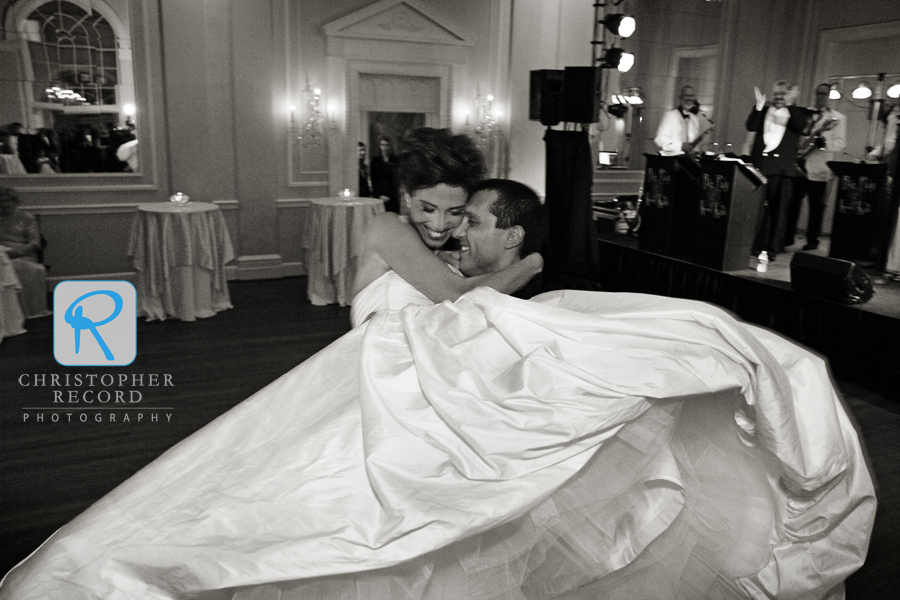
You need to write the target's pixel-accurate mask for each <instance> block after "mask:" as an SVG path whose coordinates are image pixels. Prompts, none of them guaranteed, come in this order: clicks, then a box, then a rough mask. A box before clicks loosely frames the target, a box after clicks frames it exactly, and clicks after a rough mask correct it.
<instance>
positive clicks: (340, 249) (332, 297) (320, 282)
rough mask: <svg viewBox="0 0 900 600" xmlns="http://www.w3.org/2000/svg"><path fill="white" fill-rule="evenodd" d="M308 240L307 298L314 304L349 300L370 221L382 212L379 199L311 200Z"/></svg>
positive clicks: (381, 202) (381, 204) (347, 301)
mask: <svg viewBox="0 0 900 600" xmlns="http://www.w3.org/2000/svg"><path fill="white" fill-rule="evenodd" d="M310 207H311V212H312V214H311V217H310V219H311V235H310V239H309V241H308V243H309V248H308V254H307V256H308V259H307V281H308V283H307V295H308V297H309V300H310V302H312V303H313V304H315V305H319V306H321V305H325V304H339V305H341V306H346V305H347V304H349V301H350V300H351V299H352V295H353V281H354V280H355V279H356V271H357V268H358V266H359V258H360V256H361V255H362V253H363V251H364V250H365V247H364V242H365V232H366V226H367V225H368V223H369V221H370V220H371V219H372V218H373V217H375V216H376V215H378V214H380V213H383V212H384V201H382V200H380V199H378V198H348V199H344V198H314V199H312V200H311V201H310Z"/></svg>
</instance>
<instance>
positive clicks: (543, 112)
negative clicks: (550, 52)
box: [528, 69, 564, 127]
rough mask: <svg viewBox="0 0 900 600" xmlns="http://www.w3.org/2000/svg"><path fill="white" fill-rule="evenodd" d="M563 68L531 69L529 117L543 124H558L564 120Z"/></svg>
mask: <svg viewBox="0 0 900 600" xmlns="http://www.w3.org/2000/svg"><path fill="white" fill-rule="evenodd" d="M563 75H564V74H563V71H562V69H541V70H539V71H531V81H530V88H529V98H528V118H529V119H531V120H532V121H540V122H541V124H542V125H547V126H548V127H549V126H551V125H557V124H559V122H560V121H561V120H562V119H561V118H560V113H561V112H562V88H563Z"/></svg>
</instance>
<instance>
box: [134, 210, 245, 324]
mask: <svg viewBox="0 0 900 600" xmlns="http://www.w3.org/2000/svg"><path fill="white" fill-rule="evenodd" d="M128 256H131V257H133V264H134V268H135V270H136V271H137V286H136V288H137V296H138V314H139V315H141V316H146V317H147V320H148V321H152V320H155V319H160V320H163V319H166V318H170V317H174V318H177V319H181V320H182V321H194V320H196V319H198V318H207V317H212V316H214V315H215V314H216V313H217V312H219V311H222V310H226V309H229V308H231V297H230V295H229V293H228V282H227V281H226V277H225V264H226V263H228V262H229V261H232V260H234V249H233V247H232V245H231V237H230V236H229V235H228V228H227V227H226V225H225V219H224V217H223V216H222V211H221V210H220V209H219V207H218V206H216V205H215V204H210V203H204V202H193V203H188V204H186V205H175V204H173V203H164V202H160V203H153V204H142V205H140V206H139V207H138V211H137V214H135V216H134V221H133V222H132V227H131V239H130V241H129V244H128Z"/></svg>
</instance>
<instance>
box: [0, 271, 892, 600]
mask: <svg viewBox="0 0 900 600" xmlns="http://www.w3.org/2000/svg"><path fill="white" fill-rule="evenodd" d="M401 307H403V308H401ZM394 309H398V310H394ZM372 311H375V314H374V315H372V316H371V318H369V319H368V320H365V319H366V317H367V316H368V315H369V314H370V313H371V312H372ZM354 319H355V321H356V322H361V324H360V325H359V326H357V327H355V328H354V329H353V330H352V331H350V332H349V333H347V334H346V335H344V336H343V337H342V338H340V339H339V340H337V341H336V342H334V343H333V344H331V345H330V346H328V347H327V348H325V349H324V350H322V351H321V352H319V353H318V354H316V355H315V356H313V357H312V358H310V359H309V360H307V361H305V362H304V363H303V364H301V365H299V366H297V367H296V368H295V369H293V370H292V371H290V372H289V373H287V374H285V375H284V376H282V377H281V378H279V379H278V380H276V381H275V382H273V383H272V384H271V385H269V386H267V387H266V388H264V389H263V390H261V391H260V392H258V393H257V394H255V395H254V396H252V397H251V398H249V399H248V400H246V401H245V402H243V403H242V404H240V405H238V406H237V407H235V408H234V409H232V410H230V411H229V412H227V413H226V414H224V415H222V416H221V417H219V418H218V419H216V420H215V421H213V422H212V423H210V424H209V425H207V426H206V427H205V428H203V429H201V430H200V431H198V432H197V433H195V434H194V435H192V436H190V437H189V438H187V439H185V440H183V441H182V442H180V443H179V444H177V445H176V446H175V447H173V448H172V449H170V450H169V451H168V452H166V453H165V454H164V455H163V456H161V457H160V458H159V459H157V460H155V461H154V462H152V463H151V464H150V465H148V466H147V467H145V468H144V469H143V470H141V471H140V472H138V473H137V474H136V475H134V476H133V477H132V478H130V479H129V480H127V481H126V482H124V483H123V484H122V485H120V486H119V487H118V488H116V489H115V490H114V491H112V492H111V493H110V494H108V495H107V496H106V497H104V498H102V499H101V500H100V501H98V502H97V503H96V504H95V505H93V506H92V507H91V508H89V509H88V510H87V511H85V512H84V513H83V514H82V515H80V516H79V517H78V518H76V519H75V520H74V521H72V522H71V523H69V524H68V525H66V526H65V527H63V528H61V529H60V530H59V531H57V532H56V533H55V534H54V535H53V536H52V537H51V538H50V539H49V540H47V542H45V543H44V544H43V545H42V546H41V548H39V549H38V550H37V551H36V552H35V553H34V554H32V556H31V557H29V558H28V559H27V560H26V561H24V562H23V563H22V564H20V565H19V566H17V567H16V568H15V569H14V570H12V571H11V572H10V573H9V574H8V575H7V576H6V577H5V578H4V580H3V583H2V587H0V598H2V599H4V600H6V599H17V600H28V599H35V600H37V599H40V600H52V599H59V600H78V599H89V598H109V599H114V600H119V599H125V598H129V599H130V598H141V599H151V600H157V599H171V598H209V599H211V598H236V599H245V600H287V599H295V598H296V599H301V598H310V599H320V598H333V599H337V598H340V599H345V598H360V599H365V600H371V599H376V600H377V599H388V598H390V599H400V598H402V599H419V598H422V599H430V598H453V599H467V598H471V599H479V600H483V599H494V598H497V599H499V598H503V599H519V598H528V599H537V598H641V599H646V598H690V599H694V598H702V597H710V598H723V597H753V598H772V597H791V598H795V597H803V598H821V597H829V598H839V597H842V596H843V584H842V582H843V580H844V579H845V578H846V577H847V575H848V574H850V573H852V572H853V571H854V570H856V569H857V568H858V567H859V566H860V565H861V564H862V562H863V560H864V558H865V554H866V550H867V546H868V540H869V535H870V533H871V528H872V522H873V518H874V512H875V496H874V491H873V487H872V482H871V479H870V477H869V473H868V470H867V467H866V465H865V463H864V461H863V457H862V452H861V449H860V444H859V440H858V439H857V435H856V432H855V431H854V429H853V427H852V426H851V424H850V422H849V420H848V417H847V415H846V413H845V411H844V409H843V407H842V405H841V403H840V402H839V400H838V398H837V396H836V394H835V391H834V390H833V389H832V386H831V384H830V382H829V378H828V375H827V372H826V367H825V364H824V363H823V361H822V360H821V359H819V358H818V357H816V356H814V355H812V354H810V353H808V352H807V351H805V350H803V349H801V348H799V347H797V346H796V345H794V344H792V343H790V342H786V341H784V340H782V339H781V338H779V337H777V336H775V335H773V334H771V333H768V332H766V331H763V330H761V329H758V328H754V327H751V326H748V325H745V324H741V323H739V322H737V321H735V320H734V319H732V318H731V317H730V316H728V315H727V314H726V313H725V312H723V311H721V310H719V309H716V308H714V307H711V306H708V305H705V304H702V303H698V302H691V301H683V300H673V299H668V298H660V297H654V296H646V295H638V294H606V293H589V292H572V291H564V292H553V293H549V294H544V295H541V296H539V297H537V298H536V299H534V300H533V301H524V300H518V299H515V298H511V297H509V296H504V295H502V294H499V293H497V292H494V291H493V290H490V289H487V288H480V289H477V290H474V291H472V292H469V293H468V294H466V295H464V296H463V297H462V298H460V299H459V300H458V301H457V302H455V303H450V302H445V303H443V304H440V305H432V304H431V303H429V302H428V301H427V300H425V299H424V298H423V297H422V296H421V295H420V294H418V293H417V292H415V290H412V289H411V288H410V287H409V286H408V285H407V284H406V283H405V282H403V280H402V279H400V278H399V277H397V276H396V275H394V274H393V273H388V274H386V275H385V276H383V277H382V278H380V279H379V280H376V281H375V282H374V283H373V284H372V285H370V286H369V287H367V288H366V289H365V290H363V291H362V292H361V293H360V294H359V295H358V296H357V298H356V299H354ZM364 320H365V321H364ZM363 321H364V322H363Z"/></svg>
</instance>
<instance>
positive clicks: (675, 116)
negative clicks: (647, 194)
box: [653, 85, 712, 156]
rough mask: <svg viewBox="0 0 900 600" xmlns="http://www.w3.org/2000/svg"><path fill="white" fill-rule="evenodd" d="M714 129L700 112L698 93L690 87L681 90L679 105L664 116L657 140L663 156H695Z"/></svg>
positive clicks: (657, 132)
mask: <svg viewBox="0 0 900 600" xmlns="http://www.w3.org/2000/svg"><path fill="white" fill-rule="evenodd" d="M710 129H712V122H711V121H710V120H709V119H707V118H706V115H704V114H703V113H701V112H700V105H699V104H697V92H695V91H694V88H692V87H691V86H689V85H686V86H684V87H683V88H681V94H680V95H679V104H678V107H677V108H673V109H672V110H670V111H668V112H667V113H666V114H665V115H663V119H662V122H661V123H660V124H659V129H658V130H657V131H656V138H655V139H654V140H653V141H654V142H656V145H657V146H659V153H660V154H662V155H663V156H677V155H679V154H693V153H694V152H696V151H698V148H699V146H700V144H702V142H703V137H704V136H705V135H706V133H707V132H708V131H710Z"/></svg>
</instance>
